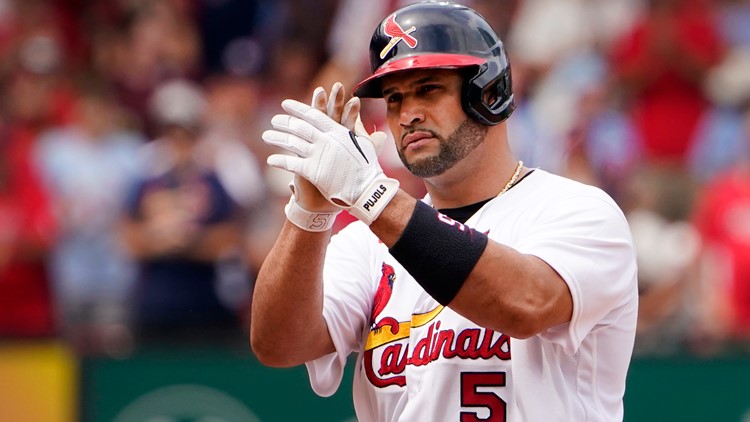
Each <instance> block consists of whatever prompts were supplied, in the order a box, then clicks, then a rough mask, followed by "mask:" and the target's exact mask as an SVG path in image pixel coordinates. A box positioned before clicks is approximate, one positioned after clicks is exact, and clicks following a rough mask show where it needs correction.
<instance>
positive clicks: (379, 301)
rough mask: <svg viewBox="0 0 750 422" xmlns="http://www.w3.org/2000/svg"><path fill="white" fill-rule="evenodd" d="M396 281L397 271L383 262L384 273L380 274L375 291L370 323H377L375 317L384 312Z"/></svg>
mask: <svg viewBox="0 0 750 422" xmlns="http://www.w3.org/2000/svg"><path fill="white" fill-rule="evenodd" d="M395 281H396V271H395V270H394V269H393V267H391V266H390V265H388V264H386V263H385V262H384V263H383V270H382V275H381V276H380V283H378V290H377V291H376V292H375V299H374V301H373V302H374V303H373V305H372V317H370V324H374V323H375V319H376V318H377V317H378V315H380V313H381V312H383V309H384V308H385V305H386V304H387V303H388V300H390V298H391V294H392V293H393V283H394V282H395Z"/></svg>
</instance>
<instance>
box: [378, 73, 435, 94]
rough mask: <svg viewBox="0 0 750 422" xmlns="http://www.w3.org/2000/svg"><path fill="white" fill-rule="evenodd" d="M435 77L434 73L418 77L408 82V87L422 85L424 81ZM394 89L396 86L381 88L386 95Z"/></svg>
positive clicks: (432, 80) (430, 80) (432, 79)
mask: <svg viewBox="0 0 750 422" xmlns="http://www.w3.org/2000/svg"><path fill="white" fill-rule="evenodd" d="M437 79H438V78H437V77H435V75H428V76H425V77H424V78H419V79H417V80H415V81H412V82H410V83H409V85H408V87H409V88H411V87H413V86H418V85H422V84H425V83H428V82H434V81H435V80H437ZM394 91H396V88H387V89H384V90H383V96H386V95H388V94H390V93H392V92H394Z"/></svg>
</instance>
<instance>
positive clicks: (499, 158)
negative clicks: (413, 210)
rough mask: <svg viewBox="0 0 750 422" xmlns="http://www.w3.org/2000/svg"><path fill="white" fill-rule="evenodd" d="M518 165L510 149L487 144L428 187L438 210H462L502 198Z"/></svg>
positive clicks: (433, 180)
mask: <svg viewBox="0 0 750 422" xmlns="http://www.w3.org/2000/svg"><path fill="white" fill-rule="evenodd" d="M506 145H507V144H506ZM517 165H518V161H517V160H516V159H515V157H514V156H513V155H512V154H511V153H510V150H509V149H507V148H498V147H497V146H496V145H494V146H493V145H491V144H488V143H485V144H482V145H480V146H479V147H477V148H476V149H475V150H474V151H473V152H472V153H471V154H469V156H468V157H466V158H465V159H464V160H461V161H460V162H459V163H457V164H456V165H455V166H454V167H452V168H451V169H449V170H448V171H446V172H445V173H443V174H442V175H440V176H436V177H433V178H430V179H427V180H425V186H426V188H427V192H428V193H429V194H430V199H431V200H432V203H433V206H434V207H435V208H458V207H462V206H465V205H470V204H474V203H477V202H480V201H483V200H486V199H489V198H494V197H495V196H497V195H498V194H500V192H501V191H502V190H503V188H504V187H505V185H506V184H507V182H508V181H509V180H510V178H511V177H512V175H513V174H514V172H515V170H516V167H517Z"/></svg>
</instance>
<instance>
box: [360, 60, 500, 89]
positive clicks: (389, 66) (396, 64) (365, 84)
mask: <svg viewBox="0 0 750 422" xmlns="http://www.w3.org/2000/svg"><path fill="white" fill-rule="evenodd" d="M485 62H486V60H485V59H482V58H479V57H474V56H467V55H463V54H445V53H440V54H421V55H417V56H411V57H404V58H401V59H398V60H394V61H392V62H388V63H386V64H384V65H382V66H380V67H379V68H378V69H377V70H376V71H375V72H374V73H373V74H372V75H371V76H369V77H368V78H366V79H365V80H363V81H362V82H360V83H358V84H357V85H356V86H355V87H354V90H353V95H355V96H357V97H360V98H382V97H383V90H382V87H381V84H380V80H381V78H382V77H383V76H385V75H390V74H392V73H396V72H401V71H404V70H414V69H459V68H462V67H467V66H476V65H480V64H483V63H485Z"/></svg>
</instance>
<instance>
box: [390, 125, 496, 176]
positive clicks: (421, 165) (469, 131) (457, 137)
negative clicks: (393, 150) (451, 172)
mask: <svg viewBox="0 0 750 422" xmlns="http://www.w3.org/2000/svg"><path fill="white" fill-rule="evenodd" d="M415 130H418V131H420V132H428V133H429V134H430V135H432V136H433V137H434V138H435V139H437V140H438V144H439V147H440V151H439V152H438V154H437V155H433V156H431V157H427V158H422V159H418V160H415V161H413V162H409V161H407V159H406V157H405V156H404V152H403V150H402V149H400V148H399V149H398V156H399V158H401V162H402V163H404V166H405V167H406V168H407V169H408V170H409V171H410V172H411V173H412V174H414V175H415V176H418V177H421V178H428V177H435V176H439V175H441V174H443V173H445V171H446V170H448V169H450V168H451V167H453V166H454V165H456V163H458V162H459V161H461V160H463V159H464V158H466V157H467V156H468V155H469V154H470V153H471V152H472V151H474V149H475V148H476V147H477V146H479V145H480V144H481V143H482V142H484V139H485V137H486V136H487V130H488V128H487V126H485V125H483V124H481V123H479V122H477V121H475V120H473V119H471V118H467V119H466V120H464V121H463V122H461V124H460V125H458V127H457V128H456V130H454V131H453V133H451V134H450V135H449V136H448V138H447V139H445V138H443V137H442V136H440V135H438V134H437V133H435V132H434V131H431V130H428V129H415ZM415 130H412V131H410V132H407V133H405V134H404V136H406V135H407V134H408V133H411V132H414V131H415Z"/></svg>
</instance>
